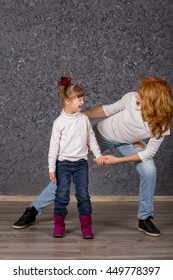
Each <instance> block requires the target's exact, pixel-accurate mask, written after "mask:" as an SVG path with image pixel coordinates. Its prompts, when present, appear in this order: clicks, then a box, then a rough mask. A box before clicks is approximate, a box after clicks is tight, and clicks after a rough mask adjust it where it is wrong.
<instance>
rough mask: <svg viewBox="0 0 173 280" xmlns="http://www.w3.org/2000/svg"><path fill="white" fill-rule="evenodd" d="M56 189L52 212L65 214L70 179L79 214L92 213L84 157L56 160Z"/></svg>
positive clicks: (68, 200)
mask: <svg viewBox="0 0 173 280" xmlns="http://www.w3.org/2000/svg"><path fill="white" fill-rule="evenodd" d="M56 180H57V189H56V195H55V209H54V213H55V214H56V215H60V216H66V214H67V205H68V204H69V202H70V186H71V181H72V180H73V183H74V185H75V191H76V194H75V196H76V199H77V208H78V212H79V214H80V215H90V214H91V213H92V209H91V201H90V196H89V192H88V183H89V181H88V162H87V160H85V159H81V160H78V161H74V162H72V161H68V160H64V161H57V163H56Z"/></svg>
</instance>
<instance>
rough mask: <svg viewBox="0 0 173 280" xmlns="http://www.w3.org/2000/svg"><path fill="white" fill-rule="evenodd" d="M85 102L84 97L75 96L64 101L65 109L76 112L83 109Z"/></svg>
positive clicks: (69, 112)
mask: <svg viewBox="0 0 173 280" xmlns="http://www.w3.org/2000/svg"><path fill="white" fill-rule="evenodd" d="M83 104H84V100H83V97H74V98H72V99H67V100H65V103H64V110H65V112H66V113H68V114H74V113H77V112H80V111H81V110H82V106H83Z"/></svg>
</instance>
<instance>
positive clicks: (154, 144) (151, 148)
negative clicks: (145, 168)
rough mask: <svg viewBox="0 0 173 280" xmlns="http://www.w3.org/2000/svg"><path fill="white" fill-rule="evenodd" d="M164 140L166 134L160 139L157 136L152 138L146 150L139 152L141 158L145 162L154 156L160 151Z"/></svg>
mask: <svg viewBox="0 0 173 280" xmlns="http://www.w3.org/2000/svg"><path fill="white" fill-rule="evenodd" d="M163 140H164V136H163V137H161V138H160V139H156V138H155V137H153V138H150V140H149V142H148V144H147V145H146V148H145V150H144V151H142V152H139V153H138V155H139V157H140V159H141V160H142V161H143V162H144V161H147V160H149V159H151V158H153V157H154V156H155V154H156V152H157V151H158V149H159V147H160V145H161V143H162V142H163Z"/></svg>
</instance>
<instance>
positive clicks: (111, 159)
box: [94, 155, 119, 165]
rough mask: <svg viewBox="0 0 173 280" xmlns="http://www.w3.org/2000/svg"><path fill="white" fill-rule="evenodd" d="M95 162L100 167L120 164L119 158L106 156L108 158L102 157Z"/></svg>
mask: <svg viewBox="0 0 173 280" xmlns="http://www.w3.org/2000/svg"><path fill="white" fill-rule="evenodd" d="M94 162H96V163H97V164H98V165H100V164H105V165H108V164H116V163H119V158H118V157H114V156H112V155H106V156H101V157H100V158H96V159H94Z"/></svg>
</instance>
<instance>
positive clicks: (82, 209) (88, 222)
mask: <svg viewBox="0 0 173 280" xmlns="http://www.w3.org/2000/svg"><path fill="white" fill-rule="evenodd" d="M74 165H75V168H74V172H73V181H74V184H75V188H76V198H77V201H78V202H77V207H78V211H79V219H80V223H81V231H82V235H83V238H85V239H91V238H93V232H92V227H91V226H92V218H91V213H92V207H91V201H90V196H89V192H88V162H87V161H86V160H79V161H78V162H76V163H75V164H74Z"/></svg>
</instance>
